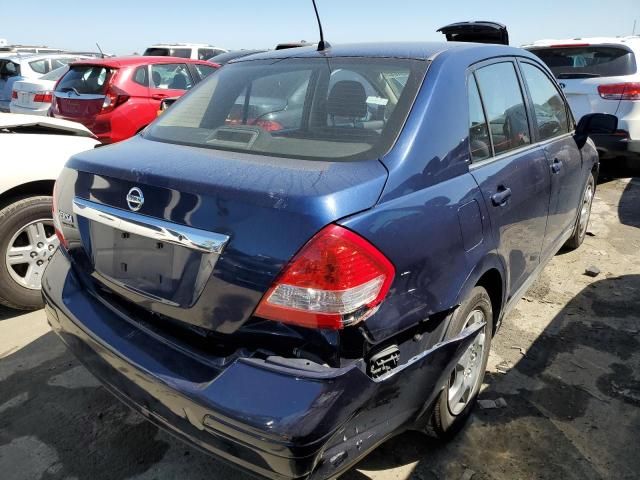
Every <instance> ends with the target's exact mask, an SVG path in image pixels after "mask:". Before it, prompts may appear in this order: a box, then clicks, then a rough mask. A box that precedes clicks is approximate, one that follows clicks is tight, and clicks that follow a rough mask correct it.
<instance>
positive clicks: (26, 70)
mask: <svg viewBox="0 0 640 480" xmlns="http://www.w3.org/2000/svg"><path fill="white" fill-rule="evenodd" d="M80 58H83V56H82V55H73V54H66V53H63V54H49V53H48V54H33V55H28V54H27V55H24V54H11V55H6V56H2V55H0V112H9V111H10V110H9V105H10V103H11V96H12V92H13V85H14V83H15V82H17V81H19V80H24V79H35V78H40V77H41V76H42V75H44V74H46V73H49V72H50V71H51V70H55V69H56V68H60V67H62V66H64V65H66V64H68V63H69V62H73V61H74V60H78V59H80Z"/></svg>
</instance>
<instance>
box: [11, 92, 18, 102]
mask: <svg viewBox="0 0 640 480" xmlns="http://www.w3.org/2000/svg"><path fill="white" fill-rule="evenodd" d="M11 98H13V99H14V100H17V99H18V92H16V91H15V90H12V91H11Z"/></svg>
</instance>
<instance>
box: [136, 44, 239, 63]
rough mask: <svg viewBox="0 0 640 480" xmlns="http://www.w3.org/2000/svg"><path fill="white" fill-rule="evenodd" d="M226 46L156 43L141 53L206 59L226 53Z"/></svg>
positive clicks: (155, 55)
mask: <svg viewBox="0 0 640 480" xmlns="http://www.w3.org/2000/svg"><path fill="white" fill-rule="evenodd" d="M226 52H228V50H227V49H226V48H220V47H214V46H213V45H207V44H205V43H158V44H156V45H151V46H150V47H149V48H147V49H146V50H145V51H144V53H143V55H145V56H147V57H149V56H153V57H180V58H191V59H193V60H208V59H209V58H211V57H214V56H216V55H219V54H221V53H226Z"/></svg>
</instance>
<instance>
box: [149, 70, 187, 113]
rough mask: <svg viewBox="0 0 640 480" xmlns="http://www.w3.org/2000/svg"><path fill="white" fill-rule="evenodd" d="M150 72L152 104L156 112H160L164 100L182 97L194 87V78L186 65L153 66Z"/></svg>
mask: <svg viewBox="0 0 640 480" xmlns="http://www.w3.org/2000/svg"><path fill="white" fill-rule="evenodd" d="M150 71H151V78H150V81H149V94H150V99H151V100H150V102H151V105H152V106H153V109H154V111H156V112H157V111H159V110H160V102H161V101H162V100H163V99H165V98H172V97H180V96H182V95H183V94H184V93H185V92H186V91H187V90H189V89H190V88H191V87H193V84H194V81H193V77H192V75H191V72H190V71H189V69H188V68H187V64H186V63H158V64H152V65H151V67H150Z"/></svg>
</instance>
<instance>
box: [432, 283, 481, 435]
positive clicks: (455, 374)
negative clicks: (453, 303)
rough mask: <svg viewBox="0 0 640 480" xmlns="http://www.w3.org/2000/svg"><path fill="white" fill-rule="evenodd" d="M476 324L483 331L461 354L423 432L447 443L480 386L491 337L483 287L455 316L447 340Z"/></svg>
mask: <svg viewBox="0 0 640 480" xmlns="http://www.w3.org/2000/svg"><path fill="white" fill-rule="evenodd" d="M479 321H485V322H486V325H485V327H484V330H483V331H482V332H480V334H479V335H478V337H477V338H476V340H475V341H474V343H473V344H472V345H471V346H470V347H469V349H468V350H467V351H466V352H465V353H464V354H463V356H462V358H461V359H460V361H459V362H458V364H457V365H456V367H455V368H454V370H453V371H452V372H451V375H450V377H449V382H448V383H447V386H446V387H445V388H444V390H443V391H442V392H441V393H440V395H439V396H438V398H437V400H436V402H435V406H434V409H433V413H432V415H431V418H430V420H429V422H428V424H427V428H426V430H427V433H429V434H430V435H431V436H434V437H436V438H439V439H443V440H446V439H449V438H451V437H452V436H454V435H455V434H456V433H457V432H458V431H459V430H460V429H461V428H462V427H463V426H464V424H465V422H466V421H467V419H468V418H469V415H470V414H471V411H472V410H473V406H474V405H475V402H476V398H477V396H478V392H479V391H480V387H481V386H482V381H483V379H484V374H485V370H486V368H487V360H488V359H489V350H490V349H491V336H492V333H493V308H492V306H491V298H490V297H489V294H488V293H487V291H486V290H485V289H484V288H483V287H475V288H474V289H473V290H472V291H471V293H470V294H469V296H468V298H467V299H466V300H464V301H463V302H462V304H461V305H460V307H458V309H457V310H456V311H455V312H454V314H453V317H452V318H451V323H450V325H449V329H448V331H447V334H446V338H447V339H450V338H453V337H455V336H456V335H458V334H459V333H460V332H461V331H462V330H463V329H464V328H466V327H467V326H471V325H472V324H474V323H476V322H479ZM478 348H481V351H478ZM465 357H467V360H465Z"/></svg>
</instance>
